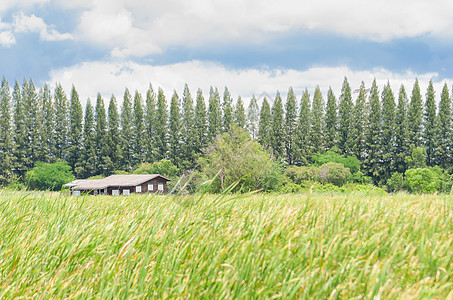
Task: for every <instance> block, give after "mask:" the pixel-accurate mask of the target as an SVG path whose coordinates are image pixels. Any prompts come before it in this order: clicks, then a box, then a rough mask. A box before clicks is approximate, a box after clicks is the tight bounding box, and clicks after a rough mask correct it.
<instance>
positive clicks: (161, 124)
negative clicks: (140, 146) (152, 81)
mask: <svg viewBox="0 0 453 300" xmlns="http://www.w3.org/2000/svg"><path fill="white" fill-rule="evenodd" d="M154 128H155V129H154V138H153V145H154V150H155V152H154V159H155V160H156V161H159V160H162V159H164V158H166V157H167V152H168V145H167V140H168V112H167V101H166V100H165V95H164V91H163V90H162V89H161V88H159V91H158V93H157V109H156V122H155V126H154Z"/></svg>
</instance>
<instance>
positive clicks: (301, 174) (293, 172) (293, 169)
mask: <svg viewBox="0 0 453 300" xmlns="http://www.w3.org/2000/svg"><path fill="white" fill-rule="evenodd" d="M318 173H319V169H318V168H317V167H315V166H311V167H304V166H303V167H298V166H290V167H288V168H286V170H285V176H286V177H288V178H289V179H291V181H292V182H293V183H295V184H301V182H302V181H306V180H316V179H317V177H318Z"/></svg>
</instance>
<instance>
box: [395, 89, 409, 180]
mask: <svg viewBox="0 0 453 300" xmlns="http://www.w3.org/2000/svg"><path fill="white" fill-rule="evenodd" d="M407 127H408V125H407V95H406V90H405V89H404V85H401V87H400V91H399V94H398V107H397V108H396V116H395V147H394V162H393V166H392V169H393V170H394V171H396V172H399V173H404V172H405V171H406V160H405V159H406V157H407V156H409V137H408V129H407Z"/></svg>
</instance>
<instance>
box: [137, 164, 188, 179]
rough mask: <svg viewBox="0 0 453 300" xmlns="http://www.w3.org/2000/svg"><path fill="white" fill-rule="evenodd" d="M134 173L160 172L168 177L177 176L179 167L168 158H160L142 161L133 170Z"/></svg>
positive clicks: (173, 177)
mask: <svg viewBox="0 0 453 300" xmlns="http://www.w3.org/2000/svg"><path fill="white" fill-rule="evenodd" d="M134 174H160V175H163V176H166V177H168V178H170V179H175V178H176V177H178V174H179V168H178V167H177V166H175V165H174V164H173V163H172V162H171V161H170V160H168V159H162V160H161V161H156V162H153V163H142V164H141V165H140V166H139V167H138V168H137V169H136V170H135V171H134Z"/></svg>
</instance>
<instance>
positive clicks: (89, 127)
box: [83, 98, 96, 178]
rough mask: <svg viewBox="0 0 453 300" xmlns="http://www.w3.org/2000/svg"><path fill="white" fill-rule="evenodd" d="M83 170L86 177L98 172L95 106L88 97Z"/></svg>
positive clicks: (84, 123) (84, 131)
mask: <svg viewBox="0 0 453 300" xmlns="http://www.w3.org/2000/svg"><path fill="white" fill-rule="evenodd" d="M83 146H84V151H83V153H84V159H83V172H84V177H85V178H87V177H90V176H93V175H95V174H96V129H95V123H94V108H93V105H91V101H90V99H89V98H88V100H87V104H86V106H85V119H84V122H83Z"/></svg>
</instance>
